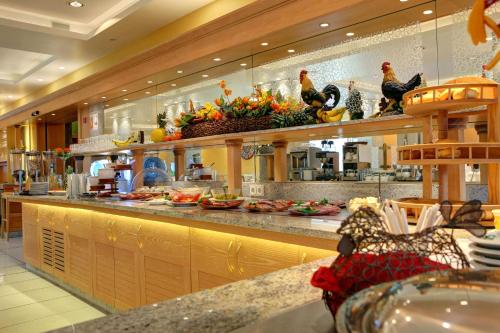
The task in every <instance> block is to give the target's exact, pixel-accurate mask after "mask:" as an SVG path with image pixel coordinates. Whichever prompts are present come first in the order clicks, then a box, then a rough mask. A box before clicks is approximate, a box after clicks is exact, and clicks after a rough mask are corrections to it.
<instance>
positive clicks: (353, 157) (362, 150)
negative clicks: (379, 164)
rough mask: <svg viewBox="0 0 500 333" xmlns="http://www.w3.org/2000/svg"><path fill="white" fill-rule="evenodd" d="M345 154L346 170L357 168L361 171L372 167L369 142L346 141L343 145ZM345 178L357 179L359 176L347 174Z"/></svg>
mask: <svg viewBox="0 0 500 333" xmlns="http://www.w3.org/2000/svg"><path fill="white" fill-rule="evenodd" d="M343 155H344V158H343V162H344V170H356V171H358V173H359V172H360V171H361V170H365V169H369V168H370V163H371V146H370V145H368V143H367V142H361V141H357V142H346V143H345V144H344V146H343ZM362 179H363V178H362ZM369 179H370V178H369ZM343 180H352V181H357V180H359V177H358V176H357V175H356V177H351V176H347V175H345V176H344V178H343Z"/></svg>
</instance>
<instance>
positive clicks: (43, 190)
mask: <svg viewBox="0 0 500 333" xmlns="http://www.w3.org/2000/svg"><path fill="white" fill-rule="evenodd" d="M29 193H30V194H31V195H47V194H48V193H49V183H48V182H44V183H31V185H30V191H29Z"/></svg>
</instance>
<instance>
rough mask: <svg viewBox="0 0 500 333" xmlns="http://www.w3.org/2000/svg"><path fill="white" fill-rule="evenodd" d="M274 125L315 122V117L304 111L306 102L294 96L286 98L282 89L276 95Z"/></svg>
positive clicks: (289, 125)
mask: <svg viewBox="0 0 500 333" xmlns="http://www.w3.org/2000/svg"><path fill="white" fill-rule="evenodd" d="M274 99H275V102H274V103H273V104H272V105H271V108H272V109H273V111H274V112H273V114H272V119H271V122H272V125H273V127H274V128H283V127H291V126H301V125H306V124H313V123H314V119H313V118H312V117H311V116H310V115H308V114H307V113H306V112H305V111H304V107H305V104H304V103H302V102H300V101H297V100H296V99H295V98H293V97H291V96H290V97H288V98H286V99H285V98H284V97H283V95H282V94H281V92H280V91H278V92H277V93H276V95H275V96H274Z"/></svg>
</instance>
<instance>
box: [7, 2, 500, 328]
mask: <svg viewBox="0 0 500 333" xmlns="http://www.w3.org/2000/svg"><path fill="white" fill-rule="evenodd" d="M255 2H256V3H260V4H263V2H264V1H260V0H258V1H255ZM377 2H378V4H374V3H377ZM495 2H496V1H480V0H478V1H472V2H471V1H465V0H464V1H451V0H432V1H413V2H412V1H400V2H399V1H398V2H397V3H396V2H394V1H382V0H381V1H373V3H372V2H367V1H358V2H356V3H354V2H353V3H352V4H333V3H330V4H327V5H326V6H324V7H323V6H320V4H319V1H305V0H304V1H302V0H299V1H293V2H285V3H283V4H280V5H279V6H278V5H277V6H271V4H270V3H267V5H266V6H270V7H266V9H258V6H257V5H258V4H253V5H248V7H243V9H245V8H246V9H247V11H245V10H243V9H240V10H236V12H235V13H234V14H235V15H236V16H237V17H239V18H241V19H240V20H237V21H238V22H232V21H231V22H232V23H231V24H229V23H228V22H225V21H224V20H223V19H222V18H220V19H217V20H215V21H214V22H213V23H209V24H208V25H207V26H206V27H205V28H206V29H207V30H206V31H207V34H206V35H205V34H202V31H203V29H202V28H199V30H196V32H197V33H194V32H193V33H192V34H186V35H184V36H183V37H179V38H177V39H175V40H174V41H171V42H165V45H164V47H163V48H159V49H153V50H151V51H150V52H151V54H149V57H148V58H147V59H146V60H145V59H142V60H141V61H139V60H137V61H136V62H133V61H131V62H130V63H125V64H122V65H121V67H120V69H119V70H118V69H117V73H118V74H117V73H108V74H103V77H102V81H100V80H97V81H98V82H97V81H96V82H94V83H92V82H91V81H89V82H88V83H85V85H83V83H82V88H81V90H79V92H78V93H76V92H73V93H69V94H68V95H65V96H64V97H61V98H58V97H57V96H55V97H53V99H52V100H51V101H50V103H49V102H47V103H46V102H44V101H41V102H40V104H39V105H38V106H37V107H36V108H37V110H36V112H34V113H32V114H31V118H30V117H28V118H23V119H21V117H22V115H23V114H24V115H25V113H23V112H25V111H26V110H20V111H19V113H18V114H16V115H13V116H12V117H11V118H9V117H7V118H3V117H2V116H1V115H0V124H3V125H5V127H6V129H5V140H3V139H2V138H1V137H0V139H1V140H0V141H1V142H0V143H3V141H5V144H4V145H2V146H0V157H2V156H3V157H2V158H5V159H6V161H5V163H3V164H2V163H0V170H1V174H0V175H1V177H3V178H4V182H3V192H2V193H1V199H0V202H1V224H0V236H1V237H2V238H4V239H6V240H9V239H10V240H12V239H13V238H16V237H22V246H23V256H24V261H25V263H26V267H27V269H29V270H30V271H31V272H33V273H35V274H37V275H39V276H42V277H44V278H45V279H47V280H49V281H51V282H52V283H54V284H56V285H58V286H60V287H61V288H64V289H65V290H68V291H69V292H71V293H72V294H74V295H76V296H78V297H79V298H82V299H84V300H85V301H86V302H88V303H89V304H92V305H93V306H95V307H96V308H98V309H100V310H102V311H103V312H105V313H106V314H107V315H106V316H104V317H103V318H100V319H97V320H92V321H88V322H84V323H80V324H77V325H75V326H72V327H66V328H61V329H58V330H56V332H59V333H65V332H94V331H95V332H97V331H99V332H118V331H131V332H139V331H141V332H143V331H144V332H157V331H166V332H170V331H172V332H233V331H234V332H240V333H244V332H273V331H279V330H290V331H297V332H299V331H300V332H323V331H324V332H330V331H332V330H336V331H337V332H339V333H340V332H345V333H347V332H395V331H397V332H418V329H419V328H422V327H426V329H428V330H429V331H436V332H437V331H439V332H446V330H448V329H450V328H453V329H455V328H458V327H465V329H471V330H472V331H474V329H475V328H477V330H478V331H482V330H484V329H485V327H487V326H488V325H489V324H492V325H493V324H494V320H493V321H492V320H491V313H489V314H487V315H484V313H488V312H487V309H494V308H495V307H496V306H498V300H496V299H495V297H497V293H498V291H499V289H500V287H499V286H500V284H499V281H498V268H499V267H500V252H499V251H500V243H499V239H500V108H499V98H500V97H499V85H498V83H497V82H498V79H499V77H500V76H499V72H498V68H497V67H495V65H496V62H497V61H498V57H497V54H496V51H497V49H498V45H497V39H498V38H499V37H500V30H499V29H498V27H496V26H495V25H492V23H491V22H493V21H494V20H495V19H496V20H498V19H499V18H500V14H499V10H500V8H499V7H498V4H494V3H495ZM273 3H274V2H273ZM382 3H383V4H384V5H386V6H387V7H384V6H382ZM304 5H310V6H311V8H310V10H309V9H308V10H305V11H303V12H300V13H298V8H300V6H304ZM471 6H472V7H471ZM313 9H314V10H313ZM370 11H373V13H371V14H370V13H369V12H370ZM254 12H258V15H257V14H255V13H254ZM252 13H254V14H255V15H254V14H252ZM292 13H297V15H296V16H294V18H293V19H292V21H290V22H282V20H278V21H277V22H276V31H268V30H266V28H265V26H264V25H263V24H262V22H263V21H262V20H264V21H266V22H269V21H270V19H271V18H272V17H286V16H287V15H291V14H292ZM236 16H235V17H236ZM292 16H293V15H292ZM336 20H338V23H336V24H335V25H338V26H334V23H333V22H337V21H336ZM221 24H228V25H227V26H225V28H223V29H219V27H220V25H221ZM232 24H234V26H233V25H232ZM251 28H255V31H254V34H255V35H252V36H250V35H248V34H247V33H240V32H242V31H250V30H251ZM483 29H486V30H485V31H484V33H483ZM196 36H198V37H196ZM200 36H202V37H200ZM231 36H237V37H238V38H236V37H233V38H230V37H231ZM205 39H206V40H205ZM235 39H239V40H235ZM222 40H224V41H227V43H228V45H227V46H228V47H229V46H231V47H230V48H229V49H228V47H226V45H225V44H224V43H222V42H221V41H222ZM471 40H472V41H471ZM194 42H196V43H198V44H197V45H199V46H200V47H199V54H194V52H192V46H190V45H189V43H194ZM270 44H271V45H270ZM203 45H206V48H205V47H204V46H203ZM167 46H170V48H169V47H167ZM174 46H175V48H174ZM217 48H218V49H217ZM205 53H206V54H205ZM166 59H168V60H166ZM207 59H208V60H207ZM117 75H119V76H120V78H118V77H117ZM400 79H401V80H400ZM112 82H114V83H112ZM104 83H106V84H104ZM320 88H321V89H320ZM94 90H95V91H94ZM47 98H48V97H47ZM51 98H52V97H51ZM69 101H71V102H69ZM65 103H66V104H67V103H70V104H71V105H70V106H68V105H64V104H65ZM56 105H59V106H61V107H60V108H56V107H55V106H56ZM63 105H64V106H63ZM38 109H40V110H41V112H42V114H40V111H38ZM63 114H65V116H62V115H63ZM3 125H2V126H3ZM2 140H3V141H2ZM0 162H1V161H0ZM424 291H425V292H424ZM491 295H494V296H495V297H492V296H491ZM497 298H498V297H497ZM457 300H458V301H457ZM457 302H458V306H457V304H455V303H457ZM325 304H326V306H325ZM429 309H433V310H435V311H430V310H429ZM469 309H470V310H469ZM478 314H481V316H483V317H484V318H487V319H485V321H484V322H482V324H481V325H479V324H477V323H475V322H474V319H473V318H474V317H475V316H479V315H478ZM285 328H286V329H285Z"/></svg>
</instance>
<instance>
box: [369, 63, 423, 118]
mask: <svg viewBox="0 0 500 333" xmlns="http://www.w3.org/2000/svg"><path fill="white" fill-rule="evenodd" d="M382 72H384V79H383V80H382V94H383V95H384V96H385V98H387V99H388V100H389V103H387V104H386V105H385V108H384V109H383V110H380V113H379V114H378V116H384V115H393V114H400V113H403V106H402V105H401V104H402V103H401V102H402V101H403V95H404V94H405V93H406V92H408V91H411V90H413V89H415V88H416V87H418V86H419V85H420V84H421V83H422V78H421V74H416V75H415V76H414V77H412V78H411V79H410V81H408V82H407V83H402V82H401V81H399V80H398V79H397V78H396V74H395V73H394V70H393V69H392V67H391V63H389V62H387V61H386V62H384V63H383V64H382Z"/></svg>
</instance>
